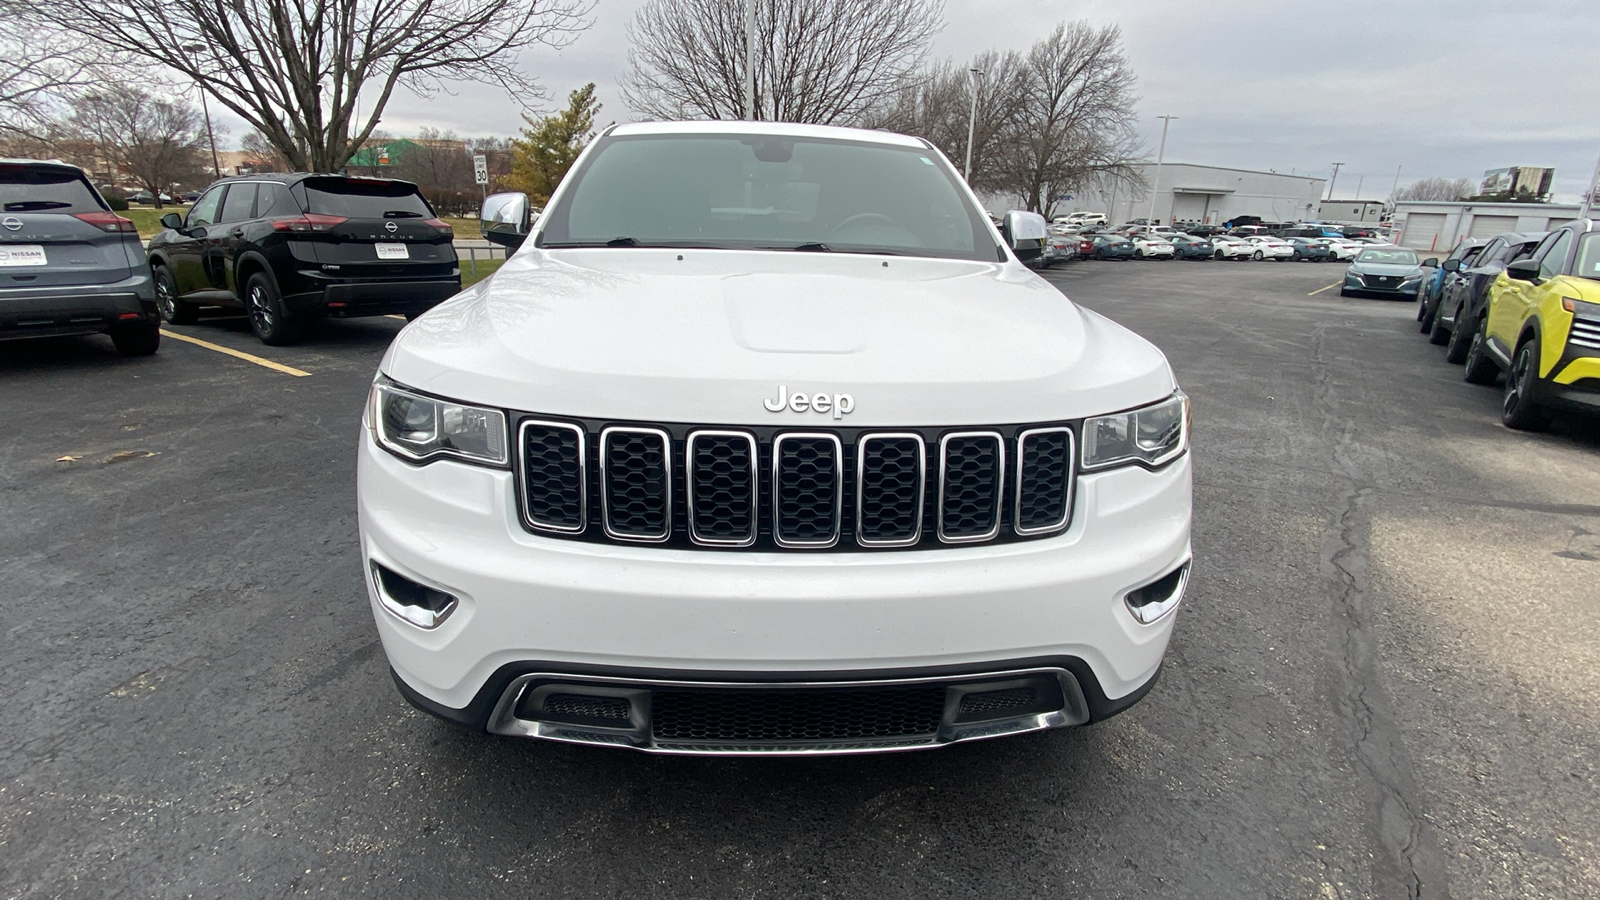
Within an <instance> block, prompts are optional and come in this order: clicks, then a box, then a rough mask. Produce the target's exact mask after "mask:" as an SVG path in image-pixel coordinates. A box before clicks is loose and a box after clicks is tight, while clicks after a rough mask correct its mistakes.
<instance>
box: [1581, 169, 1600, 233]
mask: <svg viewBox="0 0 1600 900" xmlns="http://www.w3.org/2000/svg"><path fill="white" fill-rule="evenodd" d="M1597 181H1600V162H1596V163H1595V164H1594V175H1593V176H1592V177H1591V178H1590V179H1589V189H1588V190H1587V191H1584V193H1583V212H1581V213H1579V214H1578V218H1580V219H1587V218H1589V213H1590V211H1591V210H1593V209H1594V200H1595V197H1594V185H1595V182H1597Z"/></svg>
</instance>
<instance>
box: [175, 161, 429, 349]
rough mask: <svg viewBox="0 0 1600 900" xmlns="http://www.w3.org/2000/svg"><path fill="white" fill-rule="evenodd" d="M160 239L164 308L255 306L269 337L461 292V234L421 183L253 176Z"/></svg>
mask: <svg viewBox="0 0 1600 900" xmlns="http://www.w3.org/2000/svg"><path fill="white" fill-rule="evenodd" d="M161 224H162V225H163V226H164V227H165V228H166V230H165V231H162V232H161V233H160V234H158V235H156V236H155V237H154V238H152V239H151V241H150V246H149V253H150V266H151V268H152V269H153V270H154V273H155V284H156V294H157V297H158V300H159V303H160V306H161V315H162V316H163V317H164V318H166V320H167V321H168V322H171V323H173V324H174V325H188V324H192V323H193V322H194V321H195V319H196V316H197V315H198V313H199V310H200V307H202V306H236V307H243V308H244V310H245V313H246V314H247V315H248V316H249V319H250V328H251V329H252V330H253V331H255V333H256V336H257V337H259V338H261V341H262V343H265V344H272V345H280V344H288V343H292V342H294V341H296V340H298V339H299V338H300V337H301V335H302V334H303V333H304V330H305V326H306V325H307V324H308V323H310V322H313V321H315V320H317V319H319V318H322V317H323V316H337V317H353V316H381V315H388V314H391V313H401V314H404V315H405V317H406V318H408V319H410V318H415V317H416V316H419V315H421V314H422V313H423V312H425V311H427V310H428V309H429V308H431V307H433V306H435V305H437V304H439V303H440V302H442V301H444V300H446V299H448V298H449V297H451V296H452V295H454V294H456V293H458V292H460V290H461V270H460V268H459V267H458V265H457V260H456V251H455V245H454V244H453V243H452V239H453V238H454V233H453V232H452V230H451V228H450V226H449V225H447V224H445V223H444V222H443V221H441V220H440V219H439V218H438V217H437V216H435V215H434V212H433V207H431V206H429V205H428V201H427V200H424V199H423V198H422V194H421V192H419V191H418V190H417V186H416V185H414V184H412V183H411V182H409V181H395V180H392V179H388V178H355V177H348V176H344V175H306V174H300V175H247V176H240V177H237V178H226V179H223V180H221V181H218V182H217V183H216V184H213V185H212V186H211V187H210V188H208V189H207V190H206V192H205V193H204V194H202V195H200V199H199V200H196V201H195V203H194V205H193V206H191V207H190V208H189V211H188V213H187V215H184V216H181V217H180V216H179V215H178V214H177V213H168V214H167V215H165V216H162V217H161Z"/></svg>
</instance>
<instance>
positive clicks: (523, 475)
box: [515, 419, 589, 534]
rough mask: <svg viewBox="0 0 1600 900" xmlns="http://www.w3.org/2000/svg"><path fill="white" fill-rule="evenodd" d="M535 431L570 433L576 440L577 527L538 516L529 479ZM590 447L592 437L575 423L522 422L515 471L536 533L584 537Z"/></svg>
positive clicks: (526, 518) (525, 514) (526, 515)
mask: <svg viewBox="0 0 1600 900" xmlns="http://www.w3.org/2000/svg"><path fill="white" fill-rule="evenodd" d="M535 428H543V429H547V430H549V431H570V432H572V433H573V435H574V436H575V438H576V443H577V457H578V459H577V466H578V486H577V493H578V515H577V524H576V525H563V524H559V523H551V522H541V521H540V520H539V517H538V516H536V515H534V512H533V504H532V502H531V496H532V495H531V494H530V492H529V490H528V480H527V476H528V438H529V434H528V432H529V431H530V430H532V429H535ZM588 444H589V436H588V434H587V433H585V432H584V430H583V429H582V428H580V427H578V426H577V425H574V424H572V423H571V422H550V421H545V420H542V419H523V420H522V421H521V422H519V423H517V457H516V460H515V468H516V472H517V490H518V492H519V493H520V495H521V505H522V516H523V519H524V521H526V522H527V524H528V525H530V526H532V527H533V528H534V529H535V530H538V531H550V532H555V533H558V534H582V533H583V531H584V529H586V528H588V527H589V517H588V509H589V504H588V499H589V498H588V496H587V494H588V491H587V487H588V483H589V468H588V465H587V463H588V459H587V455H588V454H587V448H588Z"/></svg>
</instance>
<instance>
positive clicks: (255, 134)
mask: <svg viewBox="0 0 1600 900" xmlns="http://www.w3.org/2000/svg"><path fill="white" fill-rule="evenodd" d="M239 149H240V150H243V151H244V152H245V153H246V154H247V155H248V158H247V160H246V163H247V164H248V165H249V166H250V168H251V169H252V170H254V171H255V172H258V173H265V172H292V171H294V168H293V167H292V166H291V165H290V164H289V160H288V159H286V158H285V157H284V155H283V153H282V152H281V151H279V150H278V148H277V147H274V146H273V145H272V142H271V141H269V140H267V138H266V136H265V135H263V134H262V133H261V132H259V131H255V130H253V129H252V130H251V131H250V133H249V134H246V135H245V136H244V137H243V138H240V140H239Z"/></svg>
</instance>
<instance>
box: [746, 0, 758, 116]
mask: <svg viewBox="0 0 1600 900" xmlns="http://www.w3.org/2000/svg"><path fill="white" fill-rule="evenodd" d="M744 117H745V120H746V121H750V122H754V121H755V118H756V0H744Z"/></svg>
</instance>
